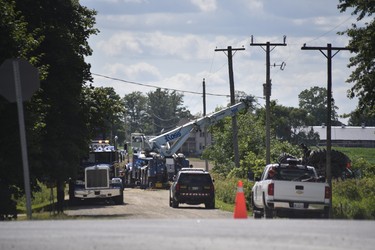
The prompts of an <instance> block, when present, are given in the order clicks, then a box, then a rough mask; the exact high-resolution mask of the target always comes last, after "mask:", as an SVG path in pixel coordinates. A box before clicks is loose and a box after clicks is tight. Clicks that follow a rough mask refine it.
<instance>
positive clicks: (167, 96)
mask: <svg viewBox="0 0 375 250" xmlns="http://www.w3.org/2000/svg"><path fill="white" fill-rule="evenodd" d="M147 96H148V110H147V113H148V114H149V115H150V117H151V121H152V124H153V130H152V131H151V133H152V134H153V135H157V134H160V133H161V132H163V131H168V130H171V129H173V128H175V127H176V126H177V125H178V123H179V121H180V120H181V119H182V118H188V119H190V118H192V115H191V114H190V111H189V110H187V108H186V107H184V106H182V105H183V95H182V94H179V93H177V92H176V91H172V92H171V93H170V92H169V91H168V90H161V89H160V88H158V89H156V90H155V91H154V92H149V93H147Z"/></svg>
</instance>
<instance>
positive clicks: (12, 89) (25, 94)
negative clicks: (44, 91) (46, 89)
mask: <svg viewBox="0 0 375 250" xmlns="http://www.w3.org/2000/svg"><path fill="white" fill-rule="evenodd" d="M15 62H18V68H19V76H18V77H19V81H20V85H21V89H22V91H21V93H22V95H21V97H22V101H26V100H29V99H30V98H31V97H32V95H33V94H34V93H35V91H36V90H38V89H39V73H38V69H37V68H35V67H34V66H32V65H31V64H30V63H29V62H28V61H26V60H25V59H7V60H5V62H4V63H3V64H2V65H1V67H0V95H2V96H4V97H5V98H6V99H7V100H8V101H10V102H16V101H17V100H16V85H15V80H16V79H15V78H16V77H17V76H16V74H15V72H14V66H13V64H14V63H15Z"/></svg>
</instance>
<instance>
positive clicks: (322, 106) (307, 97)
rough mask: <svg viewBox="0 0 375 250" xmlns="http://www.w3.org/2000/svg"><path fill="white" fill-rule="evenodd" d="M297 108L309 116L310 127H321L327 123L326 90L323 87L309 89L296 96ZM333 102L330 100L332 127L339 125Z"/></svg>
mask: <svg viewBox="0 0 375 250" xmlns="http://www.w3.org/2000/svg"><path fill="white" fill-rule="evenodd" d="M298 99H299V108H300V109H304V110H306V111H307V113H308V116H311V120H310V121H311V122H312V124H310V125H311V126H318V125H322V124H323V123H327V89H326V88H323V87H317V86H315V87H311V88H310V89H306V90H304V91H302V92H301V93H300V94H299V95H298ZM337 109H338V107H337V106H335V103H334V100H333V99H332V112H331V114H332V116H331V121H332V125H341V123H340V122H339V121H338V115H337V112H336V110H337Z"/></svg>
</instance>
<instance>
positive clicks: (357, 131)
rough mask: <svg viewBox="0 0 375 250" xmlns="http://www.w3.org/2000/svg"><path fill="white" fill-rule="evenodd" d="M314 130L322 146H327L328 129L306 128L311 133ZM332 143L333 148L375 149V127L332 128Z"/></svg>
mask: <svg viewBox="0 0 375 250" xmlns="http://www.w3.org/2000/svg"><path fill="white" fill-rule="evenodd" d="M311 128H313V130H314V132H317V133H318V134H319V136H320V143H319V144H320V145H326V140H327V127H326V126H324V125H323V126H312V127H307V128H304V129H303V130H304V131H309V130H310V129H311ZM331 143H332V146H339V147H365V148H374V147H375V127H366V126H362V127H354V126H332V127H331Z"/></svg>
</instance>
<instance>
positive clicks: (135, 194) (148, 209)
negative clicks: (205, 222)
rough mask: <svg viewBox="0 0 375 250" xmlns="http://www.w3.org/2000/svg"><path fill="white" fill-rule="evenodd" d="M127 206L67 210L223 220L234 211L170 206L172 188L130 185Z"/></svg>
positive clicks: (73, 213) (134, 216)
mask: <svg viewBox="0 0 375 250" xmlns="http://www.w3.org/2000/svg"><path fill="white" fill-rule="evenodd" d="M124 202H125V203H124V205H114V204H103V203H90V204H82V205H81V206H74V207H70V208H68V209H67V210H65V213H66V214H67V215H69V216H74V217H117V218H119V217H121V218H125V219H188V218H189V219H200V218H201V219H202V218H205V219H215V218H216V219H220V218H232V217H233V213H231V212H225V211H221V210H219V209H205V207H204V205H203V204H202V205H198V206H190V205H185V204H181V205H180V207H179V208H171V207H169V190H147V189H146V190H144V189H138V188H134V189H131V188H127V189H125V191H124Z"/></svg>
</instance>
